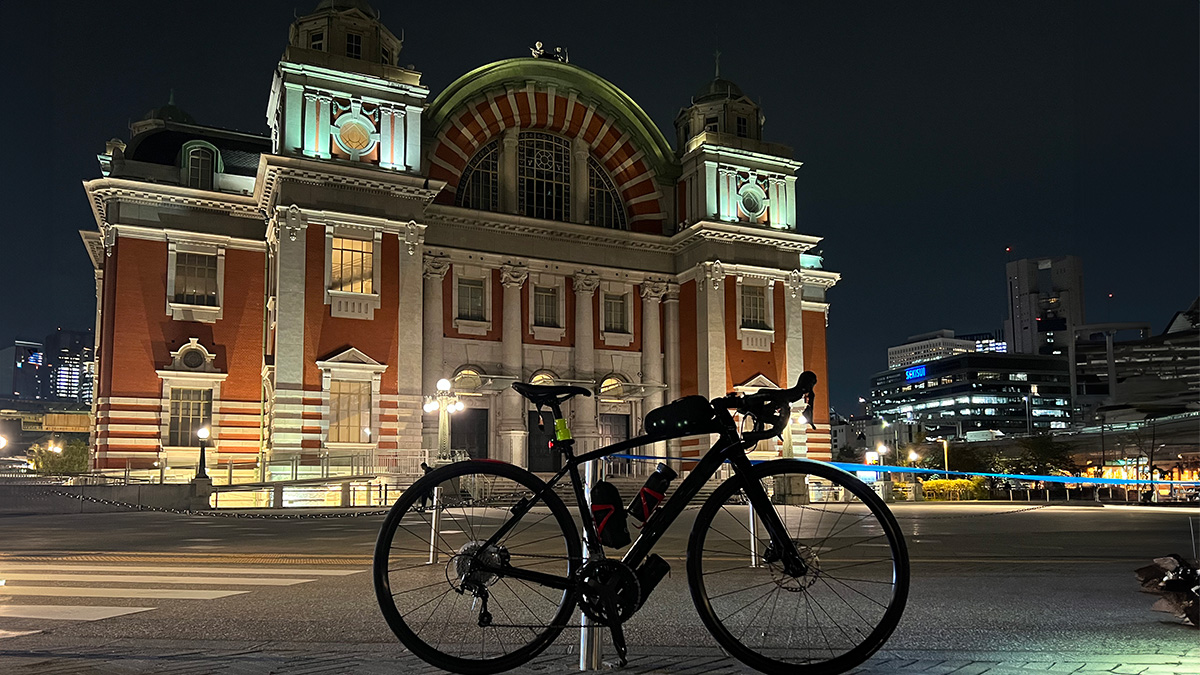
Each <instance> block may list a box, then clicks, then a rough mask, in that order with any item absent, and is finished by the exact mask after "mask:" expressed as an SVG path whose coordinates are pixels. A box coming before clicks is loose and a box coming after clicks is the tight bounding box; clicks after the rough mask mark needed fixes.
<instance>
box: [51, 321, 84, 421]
mask: <svg viewBox="0 0 1200 675" xmlns="http://www.w3.org/2000/svg"><path fill="white" fill-rule="evenodd" d="M95 339H96V337H95V335H94V334H93V333H92V332H90V331H73V330H62V329H61V328H60V329H59V330H57V331H55V332H53V333H51V334H49V335H47V336H46V339H45V340H44V341H43V342H42V345H43V353H44V356H45V360H46V365H47V367H48V368H49V373H48V376H47V378H46V398H47V399H48V400H51V401H64V402H66V401H70V402H74V403H91V402H92V382H93V378H94V376H95V367H96V359H95V354H94V345H95Z"/></svg>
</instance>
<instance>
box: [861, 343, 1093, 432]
mask: <svg viewBox="0 0 1200 675" xmlns="http://www.w3.org/2000/svg"><path fill="white" fill-rule="evenodd" d="M871 410H872V412H873V413H874V414H875V415H877V416H879V417H881V418H882V419H883V420H886V421H888V422H889V423H893V422H900V421H907V422H910V423H920V424H922V425H924V427H925V428H926V429H927V430H929V431H930V433H931V435H932V434H935V433H936V434H941V435H954V436H959V437H962V436H964V435H965V434H966V433H967V432H969V431H980V430H995V431H1000V432H1003V433H1004V434H1010V435H1011V434H1025V433H1031V432H1032V433H1037V432H1041V431H1048V430H1051V429H1066V428H1068V427H1069V426H1070V419H1071V415H1070V413H1071V400H1070V382H1069V374H1068V370H1067V360H1066V359H1065V358H1063V357H1058V356H1037V355H1025V354H994V353H970V354H960V355H958V356H951V357H947V358H943V359H938V360H936V361H930V362H928V363H923V364H920V365H915V366H909V367H907V368H894V369H891V370H888V371H885V372H882V373H879V374H877V375H875V376H874V377H873V378H872V379H871Z"/></svg>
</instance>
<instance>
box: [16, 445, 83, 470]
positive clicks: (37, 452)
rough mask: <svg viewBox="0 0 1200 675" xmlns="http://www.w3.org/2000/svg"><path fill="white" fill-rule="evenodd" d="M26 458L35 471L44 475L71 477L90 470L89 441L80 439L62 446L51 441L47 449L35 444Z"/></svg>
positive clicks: (30, 447)
mask: <svg viewBox="0 0 1200 675" xmlns="http://www.w3.org/2000/svg"><path fill="white" fill-rule="evenodd" d="M26 456H27V457H28V458H29V463H30V464H32V465H33V470H34V471H36V472H37V473H40V474H44V475H53V476H71V475H75V474H80V473H84V472H85V471H87V469H88V445H87V441H84V440H82V439H78V438H72V439H70V440H68V441H67V442H66V443H61V444H55V443H54V442H53V441H51V442H50V444H48V445H47V446H46V447H42V446H41V445H40V444H38V443H34V444H33V445H31V446H29V452H28V453H27V454H26Z"/></svg>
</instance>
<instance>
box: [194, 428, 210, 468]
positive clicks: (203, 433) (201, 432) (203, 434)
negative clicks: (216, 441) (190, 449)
mask: <svg viewBox="0 0 1200 675" xmlns="http://www.w3.org/2000/svg"><path fill="white" fill-rule="evenodd" d="M208 434H209V431H208V427H200V428H199V429H197V430H196V438H199V439H200V466H197V467H196V478H208V471H207V470H205V465H206V464H207V462H205V461H204V442H205V441H207V440H208Z"/></svg>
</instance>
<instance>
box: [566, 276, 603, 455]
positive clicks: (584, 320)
mask: <svg viewBox="0 0 1200 675" xmlns="http://www.w3.org/2000/svg"><path fill="white" fill-rule="evenodd" d="M571 285H572V287H573V288H574V289H575V379H577V380H594V379H595V377H596V342H595V340H596V336H595V333H594V332H593V330H592V321H593V319H592V296H594V295H595V293H596V289H597V288H599V287H600V276H599V275H598V274H595V273H594V272H578V273H576V274H575V277H574V278H573V279H572V280H571ZM571 409H572V410H573V411H574V412H575V419H574V420H573V422H572V424H571V434H572V435H573V436H574V437H575V453H576V454H580V453H584V452H588V451H590V450H595V449H596V448H597V447H599V443H600V428H599V425H598V424H597V423H596V419H597V418H596V397H595V396H576V397H575V398H573V399H571Z"/></svg>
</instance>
